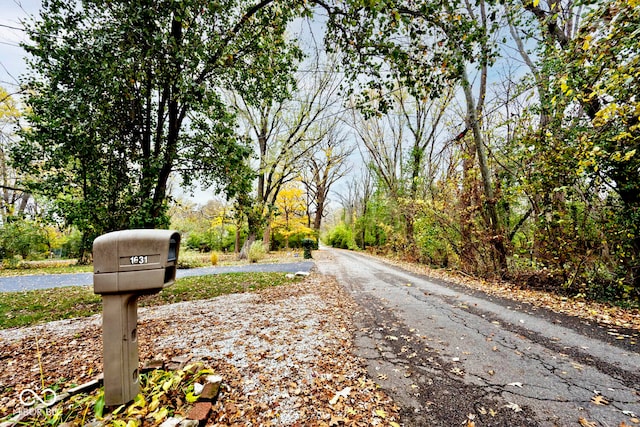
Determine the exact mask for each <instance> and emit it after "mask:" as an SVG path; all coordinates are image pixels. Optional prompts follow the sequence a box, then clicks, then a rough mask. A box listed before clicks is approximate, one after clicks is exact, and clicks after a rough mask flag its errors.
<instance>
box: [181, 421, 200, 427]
mask: <svg viewBox="0 0 640 427" xmlns="http://www.w3.org/2000/svg"><path fill="white" fill-rule="evenodd" d="M199 425H200V421H196V420H184V421H182V422H181V423H180V427H198V426H199Z"/></svg>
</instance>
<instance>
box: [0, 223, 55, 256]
mask: <svg viewBox="0 0 640 427" xmlns="http://www.w3.org/2000/svg"><path fill="white" fill-rule="evenodd" d="M48 250H49V246H48V236H47V233H46V230H45V229H44V227H43V226H42V224H40V223H38V222H36V221H32V220H28V219H21V218H10V219H9V220H8V221H7V222H6V223H4V224H3V225H2V227H1V228H0V258H2V259H3V260H4V262H6V263H8V265H9V266H11V265H13V264H15V263H17V261H19V259H17V258H16V257H20V258H21V259H25V260H26V259H32V258H38V257H42V256H43V255H44V254H46V253H47V252H48Z"/></svg>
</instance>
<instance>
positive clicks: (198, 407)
mask: <svg viewBox="0 0 640 427" xmlns="http://www.w3.org/2000/svg"><path fill="white" fill-rule="evenodd" d="M211 406H212V405H211V402H196V403H194V405H193V407H192V408H191V409H190V410H189V412H188V413H187V418H188V419H190V420H195V421H198V422H199V423H202V425H204V424H205V423H206V422H207V418H209V413H210V412H211Z"/></svg>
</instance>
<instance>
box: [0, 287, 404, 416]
mask: <svg viewBox="0 0 640 427" xmlns="http://www.w3.org/2000/svg"><path fill="white" fill-rule="evenodd" d="M354 311H355V307H354V303H353V301H352V300H351V298H350V297H349V296H348V295H347V294H346V293H345V291H344V290H343V289H342V288H341V287H340V286H339V285H338V284H337V283H336V282H335V281H333V280H332V279H328V278H324V277H320V276H312V277H310V278H308V279H307V280H305V281H304V282H301V283H297V284H292V285H288V286H281V287H276V288H270V289H266V290H263V291H259V292H255V293H242V294H235V295H227V296H221V297H217V298H213V299H209V300H203V301H195V302H181V303H176V304H170V305H165V306H160V307H150V308H141V309H139V327H138V334H139V353H140V360H141V361H145V360H151V359H155V360H158V359H160V360H164V361H169V360H171V359H172V358H174V357H176V356H183V357H186V358H191V359H192V360H202V361H205V362H206V364H207V366H210V367H212V368H213V369H214V370H215V371H216V372H218V373H219V374H220V375H221V376H222V377H223V378H224V384H226V386H225V387H223V393H222V395H221V397H220V399H219V401H218V403H217V404H216V405H215V406H214V412H213V414H212V416H211V417H210V422H209V424H208V425H220V426H230V425H234V426H249V425H256V426H257V425H262V426H269V425H283V426H284V425H286V426H333V425H335V426H338V425H346V426H371V425H385V426H388V425H391V426H395V425H398V424H396V423H397V422H399V420H398V408H397V407H396V406H395V405H394V403H393V402H392V401H391V399H390V398H389V397H388V396H386V395H385V394H384V393H383V392H382V391H381V390H380V389H379V388H378V386H377V385H376V384H375V382H374V381H373V380H372V379H371V378H369V377H367V374H366V371H365V370H364V368H363V367H362V365H361V363H360V362H359V361H358V360H357V359H356V358H355V357H354V356H353V355H352V351H351V350H352V345H353V344H352V330H351V328H352V318H351V315H350V313H353V312H354ZM0 349H1V350H0V418H1V417H4V416H6V415H8V414H11V413H14V412H16V411H18V410H19V408H20V403H19V393H20V391H21V390H24V389H25V388H31V389H35V390H42V389H44V388H47V387H50V388H59V389H68V388H70V387H72V386H74V385H77V384H82V383H86V382H87V381H89V380H91V379H92V378H94V377H95V376H96V375H97V374H99V373H100V372H101V370H102V338H101V329H100V316H99V315H98V316H92V317H89V318H83V319H74V320H64V321H59V322H51V323H48V324H44V325H40V326H36V327H32V328H21V329H10V330H5V331H0Z"/></svg>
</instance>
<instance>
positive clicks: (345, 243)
mask: <svg viewBox="0 0 640 427" xmlns="http://www.w3.org/2000/svg"><path fill="white" fill-rule="evenodd" d="M327 243H329V245H331V246H333V247H334V248H340V249H357V248H358V247H357V245H356V241H355V239H354V236H353V231H352V230H351V229H350V228H349V227H347V225H346V224H344V223H340V224H338V225H337V226H335V227H334V228H333V229H332V230H331V231H329V234H328V236H327Z"/></svg>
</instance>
